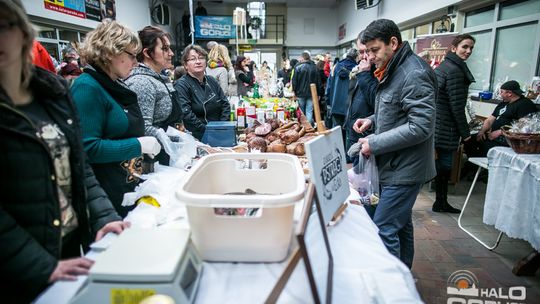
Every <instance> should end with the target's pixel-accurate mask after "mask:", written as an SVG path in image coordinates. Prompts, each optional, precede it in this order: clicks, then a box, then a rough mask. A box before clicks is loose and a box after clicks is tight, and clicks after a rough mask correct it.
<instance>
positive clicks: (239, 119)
mask: <svg viewBox="0 0 540 304" xmlns="http://www.w3.org/2000/svg"><path fill="white" fill-rule="evenodd" d="M236 123H237V125H238V127H239V128H245V127H246V108H244V107H241V108H238V109H236Z"/></svg>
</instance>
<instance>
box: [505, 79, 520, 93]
mask: <svg viewBox="0 0 540 304" xmlns="http://www.w3.org/2000/svg"><path fill="white" fill-rule="evenodd" d="M501 89H503V90H507V91H512V92H513V93H514V94H516V95H518V96H519V95H523V91H522V90H521V88H520V87H519V83H518V82H517V81H515V80H509V81H507V82H505V83H503V84H502V86H501Z"/></svg>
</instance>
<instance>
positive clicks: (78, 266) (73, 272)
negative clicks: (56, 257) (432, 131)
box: [49, 257, 94, 283]
mask: <svg viewBox="0 0 540 304" xmlns="http://www.w3.org/2000/svg"><path fill="white" fill-rule="evenodd" d="M92 265H94V261H92V260H89V259H87V258H85V257H81V258H75V259H69V260H61V261H58V265H56V268H55V269H54V271H53V273H51V276H50V277H49V283H53V282H56V281H59V280H66V281H75V280H76V279H77V276H78V275H87V274H88V270H89V269H90V267H92Z"/></svg>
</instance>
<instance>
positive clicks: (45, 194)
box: [0, 0, 536, 302]
mask: <svg viewBox="0 0 540 304" xmlns="http://www.w3.org/2000/svg"><path fill="white" fill-rule="evenodd" d="M0 8H1V10H0V37H1V39H2V41H3V44H2V45H1V46H0V117H2V119H0V137H1V140H0V155H1V157H0V166H1V167H2V168H3V170H4V171H3V174H4V175H5V176H10V177H11V178H10V179H5V181H4V182H3V183H0V192H1V193H2V194H3V195H4V199H3V200H2V202H1V203H0V204H1V205H0V247H2V251H1V253H0V273H1V275H0V289H1V290H2V295H3V299H4V300H6V301H8V302H13V301H15V302H29V301H31V300H32V299H34V298H35V297H36V296H37V295H38V294H39V293H40V292H41V291H43V289H44V288H45V287H46V286H47V285H48V284H51V283H54V282H55V281H58V280H72V279H74V278H75V277H76V276H77V275H80V274H86V273H88V270H89V268H90V267H91V266H92V263H93V262H92V261H91V260H89V259H86V258H85V257H81V251H80V248H82V249H83V251H86V250H88V246H89V244H90V243H92V242H93V241H94V240H99V239H100V238H101V237H102V236H103V235H104V234H106V233H109V232H114V233H121V231H122V230H123V229H125V228H127V227H129V223H127V222H124V221H122V219H123V218H124V217H125V216H126V215H127V214H128V212H129V211H130V210H131V208H132V207H126V206H123V205H122V200H123V195H124V194H125V193H127V192H131V191H133V189H134V188H135V187H136V186H137V184H138V183H139V182H140V181H139V177H140V174H141V173H142V164H143V163H144V162H145V161H149V160H150V161H159V162H160V163H161V164H165V165H167V164H168V163H169V159H168V156H167V155H166V154H165V153H164V152H163V151H162V144H163V143H160V141H159V140H158V139H157V138H158V136H157V134H158V132H160V129H162V130H165V129H166V128H168V127H174V128H179V129H181V130H187V131H189V132H191V134H193V136H194V137H195V138H197V139H199V140H200V139H201V138H202V136H203V134H204V132H205V129H206V125H207V124H208V122H210V121H225V120H229V118H230V111H231V106H230V103H229V97H230V96H238V95H243V96H245V95H247V94H248V92H249V91H250V90H251V88H252V87H253V86H254V84H255V83H256V81H257V78H256V71H257V70H256V67H255V66H254V62H253V61H252V60H251V59H250V58H249V57H246V56H242V55H238V56H237V57H236V59H235V60H231V58H230V56H229V51H228V49H227V47H226V46H224V45H222V44H219V43H216V42H212V43H208V44H207V46H206V47H207V49H208V50H205V49H204V48H203V47H201V46H198V45H188V46H187V47H186V48H185V49H184V50H183V52H182V54H181V66H180V67H177V68H176V69H174V67H173V66H172V58H173V56H174V52H173V50H172V48H171V36H170V35H169V34H168V33H167V32H165V31H164V30H162V29H161V28H158V27H155V26H146V27H144V28H143V29H141V30H140V31H138V32H133V31H131V30H130V29H129V28H127V27H125V26H123V25H122V24H119V23H117V22H115V21H110V20H106V21H104V22H102V23H100V24H99V25H98V26H97V28H96V29H94V30H93V31H91V32H89V33H88V34H87V35H86V37H85V40H84V42H83V43H81V44H80V45H74V46H73V47H70V48H67V49H66V50H65V52H64V54H63V58H64V59H63V60H64V62H62V63H61V64H59V65H58V66H59V68H56V67H55V66H54V64H51V61H52V60H51V59H50V58H49V60H47V58H46V57H44V54H45V53H44V49H43V47H42V46H41V47H40V45H39V44H38V43H36V41H35V34H34V31H33V28H32V25H31V23H30V22H29V20H28V16H27V15H26V13H25V10H24V7H23V5H22V3H21V2H20V0H0ZM355 44H356V48H352V49H350V50H349V51H347V53H346V54H345V56H344V57H343V58H342V59H341V60H336V61H335V62H334V63H332V58H331V56H330V54H325V55H319V56H314V57H315V58H313V57H312V55H311V54H310V52H308V51H304V52H302V54H301V56H299V58H297V59H296V58H295V59H290V60H289V59H285V60H284V61H283V64H282V67H281V69H279V71H276V72H277V73H276V74H277V77H278V78H279V79H281V81H282V82H283V83H284V85H285V86H286V87H290V88H291V90H292V91H293V92H294V95H295V98H296V100H297V102H298V106H299V108H300V109H301V111H302V112H303V113H305V115H306V117H307V119H308V121H310V122H311V123H313V120H314V117H313V104H314V102H318V103H320V105H321V108H322V109H323V110H326V114H325V116H326V117H327V123H328V124H329V126H330V125H331V126H341V127H342V129H343V132H344V133H343V136H344V142H345V143H346V145H347V147H349V146H353V145H354V144H356V143H360V144H361V146H360V148H359V153H357V154H356V155H353V156H352V157H351V159H350V161H351V162H353V163H355V164H357V163H358V162H359V161H360V158H361V157H366V158H368V157H375V158H376V160H377V166H378V169H379V180H380V184H381V192H380V200H379V204H378V206H377V208H376V209H375V211H374V213H373V214H372V215H373V221H374V222H375V224H376V225H377V226H378V228H379V235H380V237H381V239H382V240H383V242H384V244H385V245H386V247H387V248H388V250H389V251H390V252H391V253H392V254H394V255H395V256H397V257H398V258H400V259H401V260H402V261H403V262H404V263H405V264H406V265H407V266H408V267H411V266H412V261H413V256H414V235H413V225H412V218H411V214H412V206H413V204H414V202H415V200H416V197H417V195H418V193H419V191H420V189H421V187H422V185H423V184H424V183H426V182H428V181H430V180H432V179H434V178H435V182H436V201H435V203H434V205H433V211H435V212H452V213H454V212H459V209H456V208H453V207H452V206H450V205H449V204H448V201H447V190H448V180H449V172H450V170H451V168H452V165H453V164H452V159H453V157H452V155H453V154H454V153H455V151H456V150H457V149H458V147H459V145H460V144H462V143H465V146H466V151H467V154H469V155H470V156H482V155H484V156H485V153H486V152H487V150H488V149H489V148H490V147H493V146H497V145H505V144H506V143H505V141H504V140H503V137H502V135H501V131H500V128H501V126H503V125H506V124H508V123H509V122H511V121H513V120H515V119H518V118H520V117H523V116H525V115H527V114H529V113H531V112H534V111H536V107H535V106H534V104H532V102H531V101H530V100H528V99H527V98H525V97H524V96H523V91H521V89H520V87H519V84H518V83H517V82H515V81H508V82H506V83H504V84H503V85H502V86H501V96H502V98H503V101H502V102H501V103H500V104H499V105H498V106H497V107H496V109H495V111H494V112H493V114H492V115H491V116H490V117H488V118H487V119H486V120H485V122H484V125H483V127H482V129H481V130H480V132H479V133H478V134H471V132H470V130H469V127H468V124H467V118H466V115H465V104H466V102H467V95H468V88H469V85H470V84H471V83H472V82H474V77H473V75H472V74H471V72H470V70H469V69H468V67H467V64H466V60H467V59H468V58H469V56H470V55H471V54H472V52H473V49H474V45H475V39H474V38H473V37H472V36H470V35H467V34H463V35H458V36H456V37H455V39H454V41H453V42H452V45H451V47H450V49H449V52H448V54H447V55H446V58H445V60H444V61H443V62H442V63H441V64H440V66H438V67H437V68H436V69H435V70H433V69H432V67H430V66H429V64H427V63H426V62H425V61H423V60H422V59H421V58H420V57H418V56H417V55H416V54H415V53H414V52H413V50H412V49H411V47H410V45H409V44H408V42H406V41H403V40H402V38H401V34H400V31H399V28H398V27H397V25H396V24H395V23H394V22H393V21H391V20H387V19H379V20H376V21H374V22H372V23H371V24H369V25H368V26H367V28H366V29H364V30H363V31H362V32H361V33H360V34H359V35H358V37H357V39H356V43H355ZM32 54H33V55H32ZM314 59H315V60H314ZM32 60H33V61H32ZM173 69H174V77H173V79H171V76H170V74H171V72H170V71H172V70H173ZM47 70H48V71H47ZM261 70H262V72H263V73H272V71H271V69H270V68H269V67H268V65H267V64H266V62H264V63H263V64H262V67H261ZM55 74H58V75H55ZM312 83H313V84H315V85H316V88H317V93H318V96H319V97H320V98H319V100H313V98H312V94H311V89H310V85H311V84H312ZM81 246H82V247H81Z"/></svg>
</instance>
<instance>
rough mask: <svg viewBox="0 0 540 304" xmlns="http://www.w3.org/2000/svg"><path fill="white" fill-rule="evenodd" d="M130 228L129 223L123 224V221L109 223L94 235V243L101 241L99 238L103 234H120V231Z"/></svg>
mask: <svg viewBox="0 0 540 304" xmlns="http://www.w3.org/2000/svg"><path fill="white" fill-rule="evenodd" d="M130 226H131V223H130V222H123V221H116V222H110V223H108V224H107V225H105V226H103V228H101V229H99V231H98V232H97V234H96V242H97V241H99V240H101V238H102V237H104V236H105V234H107V233H109V232H114V233H116V234H120V233H122V231H124V229H127V228H129V227H130Z"/></svg>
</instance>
